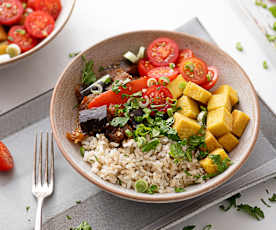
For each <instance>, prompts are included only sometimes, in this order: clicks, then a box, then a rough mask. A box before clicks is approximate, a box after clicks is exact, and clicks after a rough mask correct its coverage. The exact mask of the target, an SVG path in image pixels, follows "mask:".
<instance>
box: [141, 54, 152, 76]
mask: <svg viewBox="0 0 276 230" xmlns="http://www.w3.org/2000/svg"><path fill="white" fill-rule="evenodd" d="M153 68H155V66H154V65H152V64H151V63H150V62H149V61H148V60H147V59H145V58H143V59H140V61H139V62H138V72H139V74H140V76H141V77H142V76H146V75H147V74H148V72H149V71H150V70H152V69H153Z"/></svg>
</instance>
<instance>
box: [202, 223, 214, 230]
mask: <svg viewBox="0 0 276 230" xmlns="http://www.w3.org/2000/svg"><path fill="white" fill-rule="evenodd" d="M212 227H213V226H212V225H211V224H207V225H206V226H205V227H204V228H203V229H202V230H210V229H212Z"/></svg>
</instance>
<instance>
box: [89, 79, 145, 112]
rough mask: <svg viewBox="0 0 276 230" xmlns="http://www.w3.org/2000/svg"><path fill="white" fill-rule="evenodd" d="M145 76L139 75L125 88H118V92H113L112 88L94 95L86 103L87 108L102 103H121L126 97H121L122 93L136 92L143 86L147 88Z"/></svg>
mask: <svg viewBox="0 0 276 230" xmlns="http://www.w3.org/2000/svg"><path fill="white" fill-rule="evenodd" d="M147 81H148V78H147V77H141V78H139V79H137V80H133V81H131V82H129V83H127V84H126V86H127V88H126V89H122V88H121V90H120V92H119V93H118V94H116V93H115V92H113V91H112V90H108V91H106V92H104V93H102V94H100V95H99V96H97V97H95V98H94V100H93V101H91V102H90V103H89V105H88V108H89V109H91V108H95V107H99V106H102V105H107V106H109V105H116V104H123V103H125V102H126V101H127V100H128V99H127V98H125V97H122V94H128V95H131V94H133V93H136V92H138V91H140V90H142V89H144V88H147Z"/></svg>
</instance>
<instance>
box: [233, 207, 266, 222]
mask: <svg viewBox="0 0 276 230" xmlns="http://www.w3.org/2000/svg"><path fill="white" fill-rule="evenodd" d="M237 208H238V211H243V212H245V213H247V214H248V215H250V216H252V217H253V218H255V219H256V220H258V221H260V220H261V219H264V217H265V216H264V212H263V211H262V210H261V209H260V208H259V207H256V206H255V207H252V206H250V205H248V204H240V205H238V206H237Z"/></svg>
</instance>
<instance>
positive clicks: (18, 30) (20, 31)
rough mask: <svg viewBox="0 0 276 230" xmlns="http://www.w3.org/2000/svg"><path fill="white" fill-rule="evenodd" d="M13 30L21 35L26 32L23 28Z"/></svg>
mask: <svg viewBox="0 0 276 230" xmlns="http://www.w3.org/2000/svg"><path fill="white" fill-rule="evenodd" d="M15 32H16V33H19V34H22V35H24V34H26V31H25V30H23V29H17V30H16V31H15Z"/></svg>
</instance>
